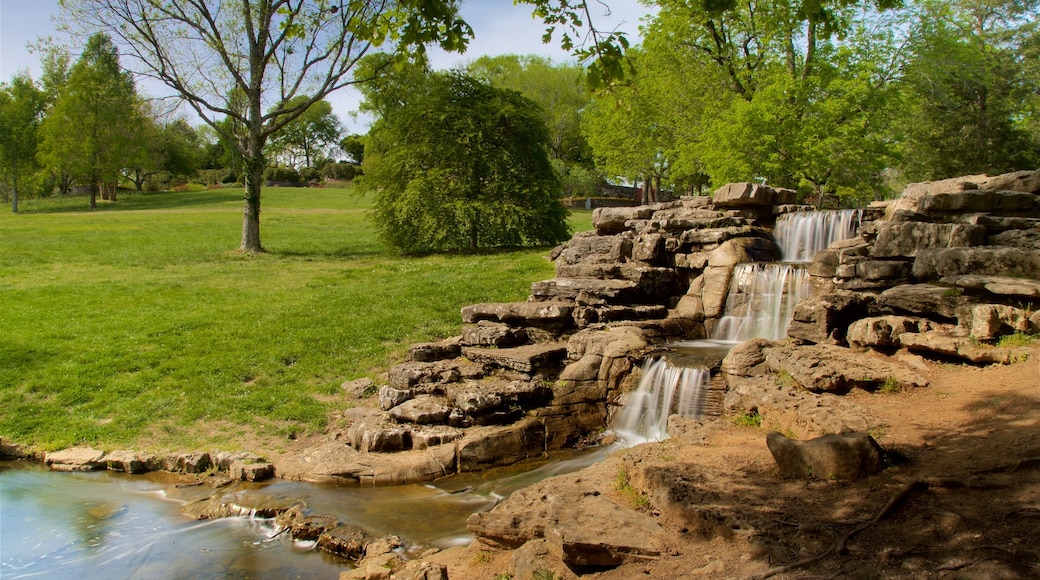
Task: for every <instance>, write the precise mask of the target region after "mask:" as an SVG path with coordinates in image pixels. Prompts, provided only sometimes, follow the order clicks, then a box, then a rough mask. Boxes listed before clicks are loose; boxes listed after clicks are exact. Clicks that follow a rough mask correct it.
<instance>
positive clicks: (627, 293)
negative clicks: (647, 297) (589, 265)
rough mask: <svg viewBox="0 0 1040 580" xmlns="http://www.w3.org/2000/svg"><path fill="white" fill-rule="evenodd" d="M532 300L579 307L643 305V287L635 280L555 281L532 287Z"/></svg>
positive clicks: (569, 279) (555, 279)
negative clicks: (641, 290)
mask: <svg viewBox="0 0 1040 580" xmlns="http://www.w3.org/2000/svg"><path fill="white" fill-rule="evenodd" d="M531 297H532V298H533V299H534V300H536V302H535V303H536V304H537V303H539V302H542V301H568V302H570V301H575V302H577V303H579V304H591V305H599V304H632V303H638V302H641V301H642V299H641V294H640V289H639V284H637V283H636V282H632V281H631V280H614V279H607V280H601V279H599V278H553V279H552V280H542V281H540V282H535V283H534V284H531Z"/></svg>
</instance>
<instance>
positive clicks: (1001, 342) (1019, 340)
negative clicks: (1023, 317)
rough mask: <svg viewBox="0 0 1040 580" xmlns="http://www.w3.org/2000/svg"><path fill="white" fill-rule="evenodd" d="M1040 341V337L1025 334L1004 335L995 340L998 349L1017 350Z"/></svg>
mask: <svg viewBox="0 0 1040 580" xmlns="http://www.w3.org/2000/svg"><path fill="white" fill-rule="evenodd" d="M1037 340H1040V336H1038V335H1035V334H1028V333H1025V332H1014V333H1012V334H1005V335H1004V336H1002V337H1000V338H999V339H998V340H997V346H998V347H999V348H1017V347H1021V346H1029V345H1031V344H1033V343H1034V342H1036V341H1037Z"/></svg>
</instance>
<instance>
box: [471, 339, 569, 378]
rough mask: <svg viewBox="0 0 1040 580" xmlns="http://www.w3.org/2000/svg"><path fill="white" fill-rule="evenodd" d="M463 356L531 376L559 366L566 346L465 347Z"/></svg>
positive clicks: (547, 344)
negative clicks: (539, 371) (542, 370)
mask: <svg viewBox="0 0 1040 580" xmlns="http://www.w3.org/2000/svg"><path fill="white" fill-rule="evenodd" d="M462 353H463V355H464V356H465V357H466V358H468V359H469V360H471V361H473V362H475V363H478V364H485V365H492V366H496V367H499V368H504V369H510V370H514V371H518V372H521V373H526V374H531V373H534V372H537V371H538V370H541V369H545V368H552V367H554V366H555V365H557V364H559V363H560V362H561V361H562V360H563V358H564V357H565V356H566V355H567V345H565V344H562V343H546V344H532V345H527V346H519V347H516V348H479V347H469V346H468V347H465V348H463V349H462Z"/></svg>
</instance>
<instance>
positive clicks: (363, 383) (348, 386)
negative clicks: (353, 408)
mask: <svg viewBox="0 0 1040 580" xmlns="http://www.w3.org/2000/svg"><path fill="white" fill-rule="evenodd" d="M375 386H376V383H375V381H373V380H372V379H370V378H368V377H362V378H360V379H354V380H352V381H343V384H341V385H340V386H339V388H341V389H343V390H344V391H345V392H346V393H347V394H349V395H350V396H352V397H354V398H356V399H360V398H362V397H366V396H369V395H371V394H372V390H374V389H375Z"/></svg>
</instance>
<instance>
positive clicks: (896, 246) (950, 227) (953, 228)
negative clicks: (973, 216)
mask: <svg viewBox="0 0 1040 580" xmlns="http://www.w3.org/2000/svg"><path fill="white" fill-rule="evenodd" d="M874 229H875V230H876V233H877V239H876V240H875V241H874V245H873V247H872V248H871V252H870V253H871V256H873V257H875V258H894V257H899V256H903V257H913V256H916V255H918V254H920V253H921V252H922V251H923V250H929V249H935V248H952V247H968V246H979V245H982V244H983V243H985V241H986V228H984V227H982V226H976V225H968V224H933V223H926V222H881V223H877V224H876V225H875V226H874Z"/></svg>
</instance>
